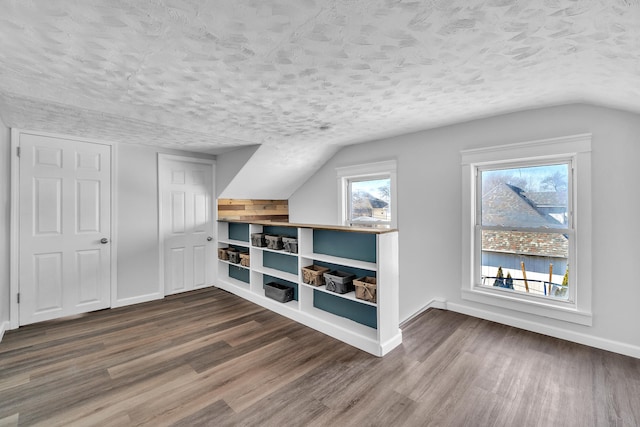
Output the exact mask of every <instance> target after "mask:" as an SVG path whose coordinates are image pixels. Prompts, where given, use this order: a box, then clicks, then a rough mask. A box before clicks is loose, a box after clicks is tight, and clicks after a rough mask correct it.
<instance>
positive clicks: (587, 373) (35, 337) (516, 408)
mask: <svg viewBox="0 0 640 427" xmlns="http://www.w3.org/2000/svg"><path fill="white" fill-rule="evenodd" d="M403 336H404V343H403V344H402V346H401V347H399V348H397V349H395V350H393V351H392V352H391V353H389V354H388V355H387V356H385V357H384V358H377V357H374V356H371V355H369V354H367V353H364V352H362V351H360V350H357V349H355V348H353V347H350V346H348V345H346V344H344V343H342V342H339V341H337V340H334V339H332V338H330V337H327V336H325V335H323V334H321V333H319V332H316V331H314V330H312V329H309V328H307V327H304V326H302V325H299V324H297V323H295V322H293V321H290V320H288V319H286V318H284V317H281V316H279V315H277V314H274V313H271V312H269V311H267V310H265V309H262V308H261V307H258V306H256V305H254V304H252V303H249V302H247V301H245V300H243V299H241V298H238V297H236V296H234V295H231V294H229V293H226V292H224V291H222V290H219V289H215V288H210V289H206V290H199V291H194V292H189V293H185V294H181V295H176V296H171V297H168V298H165V299H164V300H161V301H154V302H150V303H145V304H139V305H135V306H129V307H124V308H118V309H113V310H104V311H100V312H95V313H90V314H87V315H83V316H77V317H76V318H73V319H63V320H58V321H52V322H45V323H41V324H37V325H31V326H26V327H22V328H20V329H18V330H15V331H9V332H7V333H6V334H5V336H4V339H3V341H2V343H0V426H4V425H43V426H58V425H60V426H72V425H82V426H86V425H99V426H128V425H152V426H159V425H180V426H199V425H207V426H236V425H241V426H350V425H354V426H423V425H434V426H435V425H446V426H449V425H450V426H545V427H546V426H580V427H584V426H610V425H611V426H638V425H640V360H639V359H634V358H630V357H625V356H621V355H617V354H614V353H609V352H606V351H601V350H597V349H593V348H589V347H585V346H582V345H577V344H573V343H569V342H566V341H562V340H558V339H555V338H550V337H546V336H543V335H538V334H534V333H531V332H526V331H522V330H519V329H515V328H512V327H508V326H503V325H500V324H496V323H492V322H488V321H484V320H479V319H476V318H473V317H469V316H465V315H461V314H457V313H453V312H447V311H442V310H435V309H431V310H428V311H427V312H425V313H423V314H422V315H420V316H418V317H417V318H415V319H413V320H411V321H410V322H408V324H406V325H404V327H403Z"/></svg>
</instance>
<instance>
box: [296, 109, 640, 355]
mask: <svg viewBox="0 0 640 427" xmlns="http://www.w3.org/2000/svg"><path fill="white" fill-rule="evenodd" d="M580 133H592V134H593V139H592V150H593V151H592V179H593V183H592V189H593V199H592V200H593V230H592V238H593V301H594V302H593V326H592V327H588V326H581V325H577V324H572V323H565V322H562V321H558V320H553V319H548V318H541V317H537V316H534V315H527V314H522V313H518V312H514V311H510V310H506V309H500V308H496V307H491V306H487V305H483V304H479V303H473V302H469V301H463V300H462V299H461V292H460V289H461V272H460V270H461V265H462V262H463V260H462V259H461V252H462V249H461V245H462V236H461V232H460V227H461V221H462V216H461V200H462V194H461V168H460V150H462V149H467V148H478V147H486V146H493V145H500V144H508V143H515V142H525V141H531V140H537V139H544V138H552V137H558V136H566V135H575V134H580ZM385 159H397V161H398V228H399V230H400V234H399V240H400V288H401V290H400V317H401V319H406V318H409V317H411V316H412V315H414V314H415V313H417V312H419V311H420V310H422V309H423V308H424V307H425V305H427V304H428V303H430V302H431V301H433V300H434V299H435V300H443V301H446V304H444V305H445V306H447V308H449V309H453V310H456V311H461V312H466V313H468V314H472V315H475V316H478V317H485V318H490V319H492V320H496V321H501V322H503V323H508V324H512V325H515V326H519V327H523V328H525V329H530V330H534V331H537V332H541V333H546V334H549V335H553V336H558V337H561V338H565V339H570V340H573V341H577V342H583V343H586V344H590V345H594V346H597V347H602V348H608V349H611V350H614V351H619V352H621V353H625V354H631V355H634V356H636V357H640V329H639V328H638V325H640V286H638V283H639V281H638V278H637V277H636V272H635V270H636V269H635V266H636V265H637V263H638V259H637V258H638V254H639V251H638V249H637V245H638V242H639V241H640V221H637V213H638V212H639V210H640V191H638V190H637V189H636V187H635V186H636V185H637V183H638V182H640V168H639V167H638V166H637V163H638V159H640V116H639V115H636V114H632V113H627V112H622V111H618V110H612V109H607V108H601V107H595V106H588V105H568V106H559V107H551V108H544V109H537V110H531V111H525V112H518V113H513V114H508V115H502V116H497V117H493V118H487V119H482V120H476V121H472V122H467V123H463V124H458V125H453V126H447V127H443V128H438V129H433V130H429V131H424V132H419V133H414V134H410V135H404V136H399V137H394V138H388V139H384V140H380V141H374V142H370V143H366V144H360V145H354V146H349V147H346V148H344V149H342V150H341V151H340V152H338V153H337V154H336V155H335V156H334V157H333V158H332V159H331V160H330V161H329V162H327V164H326V165H325V166H323V167H322V168H321V169H320V170H319V171H318V173H316V174H315V175H314V176H313V177H311V178H310V179H309V180H308V181H307V182H306V183H305V184H304V185H303V186H302V187H300V188H299V189H298V190H297V191H296V192H295V193H294V194H293V195H292V196H291V197H290V199H289V209H290V220H291V221H292V222H309V223H330V224H331V223H337V222H338V197H337V184H336V171H335V168H336V167H339V166H346V165H350V164H358V163H369V162H373V161H378V160H385Z"/></svg>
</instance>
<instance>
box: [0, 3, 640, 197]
mask: <svg viewBox="0 0 640 427" xmlns="http://www.w3.org/2000/svg"><path fill="white" fill-rule="evenodd" d="M576 101H579V102H580V101H581V102H591V103H596V104H601V105H608V106H613V107H618V108H623V109H627V110H631V111H635V112H640V0H575V1H574V0H530V1H521V0H425V1H402V0H278V1H275V0H224V1H223V0H221V1H197V0H140V1H124V0H77V1H72V0H3V1H2V2H0V116H1V117H2V119H3V121H4V122H5V124H7V125H8V126H11V127H20V128H26V129H31V130H46V131H53V132H56V133H66V134H72V135H80V136H88V137H94V138H101V139H106V140H112V141H119V142H122V143H140V144H150V145H157V146H161V147H169V148H179V149H186V150H190V151H198V152H204V153H212V154H216V153H223V152H225V151H228V150H231V149H235V148H238V147H241V146H245V145H254V144H261V145H262V146H261V147H260V148H259V149H258V150H257V151H256V153H255V154H254V157H252V159H251V160H249V163H248V164H247V165H246V167H245V168H243V170H241V172H240V174H239V175H238V177H237V180H234V181H233V182H232V184H231V186H230V188H231V189H232V190H233V191H232V190H229V192H226V194H225V196H227V197H255V198H272V197H282V198H286V197H288V195H289V194H291V192H292V191H293V190H295V188H296V187H297V186H298V185H299V184H300V183H301V182H303V181H304V180H305V179H306V177H308V176H309V175H310V174H312V173H313V172H314V171H315V170H316V169H317V168H318V167H319V166H321V165H322V164H323V163H324V161H326V160H327V159H328V157H330V156H331V155H332V154H333V153H335V151H336V150H337V149H338V148H339V147H340V146H341V145H345V144H352V143H357V142H363V141H367V140H371V139H377V138H380V137H384V136H390V135H395V134H401V133H406V132H412V131H416V130H420V129H426V128H432V127H436V126H439V125H443V124H449V123H454V122H459V121H465V120H469V119H473V118H478V117H484V116H488V115H492V114H497V113H502V112H508V111H514V110H521V109H526V108H533V107H539V106H545V105H552V104H561V103H567V102H576ZM281 167H284V168H286V169H287V170H286V173H284V172H282V170H280V169H279V168H281ZM256 176H260V177H261V178H260V180H261V183H260V185H259V186H257V187H254V188H253V190H250V191H249V190H246V188H247V187H246V183H250V182H255V181H256ZM258 187H259V189H258ZM243 189H244V190H243ZM243 191H245V193H243V194H239V193H241V192H243ZM246 191H249V193H251V192H254V193H255V192H259V193H260V194H249V193H247V192H246ZM229 193H233V194H229ZM223 194H224V193H223Z"/></svg>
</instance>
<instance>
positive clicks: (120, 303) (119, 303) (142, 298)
mask: <svg viewBox="0 0 640 427" xmlns="http://www.w3.org/2000/svg"><path fill="white" fill-rule="evenodd" d="M162 298H164V295H162V294H159V293H152V294H147V295H139V296H135V297H131V298H123V299H118V300H115V301H114V303H113V304H112V305H111V308H116V307H124V306H126V305H133V304H140V303H141V302H148V301H154V300H157V299H162Z"/></svg>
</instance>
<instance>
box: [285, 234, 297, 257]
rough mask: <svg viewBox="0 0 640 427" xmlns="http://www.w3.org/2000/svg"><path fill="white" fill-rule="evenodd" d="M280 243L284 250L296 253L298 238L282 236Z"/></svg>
mask: <svg viewBox="0 0 640 427" xmlns="http://www.w3.org/2000/svg"><path fill="white" fill-rule="evenodd" d="M282 245H283V246H284V250H285V251H287V252H291V253H292V254H297V253H298V239H296V238H295V237H283V238H282Z"/></svg>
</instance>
